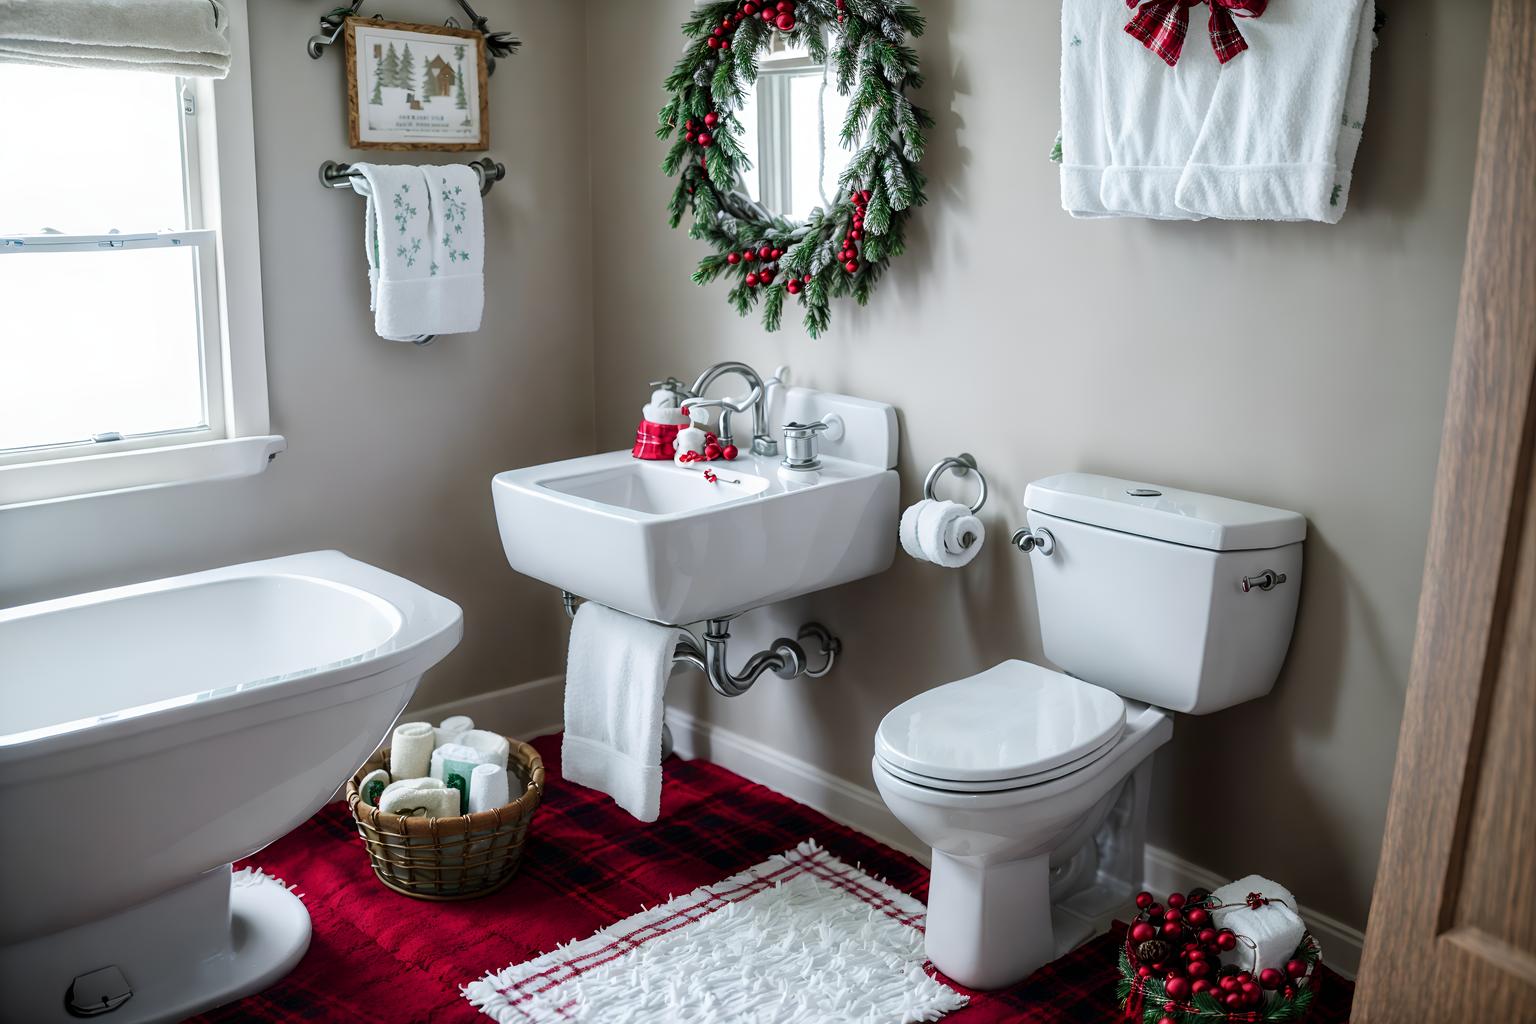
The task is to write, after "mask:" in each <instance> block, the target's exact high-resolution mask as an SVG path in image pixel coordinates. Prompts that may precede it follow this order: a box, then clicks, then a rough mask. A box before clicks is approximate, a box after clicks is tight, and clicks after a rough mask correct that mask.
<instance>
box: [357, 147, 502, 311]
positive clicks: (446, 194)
mask: <svg viewBox="0 0 1536 1024" xmlns="http://www.w3.org/2000/svg"><path fill="white" fill-rule="evenodd" d="M353 169H354V170H356V171H357V172H359V174H360V175H361V178H353V179H352V180H353V182H354V184H353V188H354V190H356V191H358V192H361V193H362V194H363V195H364V196H366V197H367V200H368V202H367V211H366V214H365V218H366V228H365V235H364V242H363V244H364V249H365V251H366V252H367V255H368V283H369V294H370V303H369V308H370V309H372V310H373V325H374V331H375V332H376V333H377V334H378V335H379V337H381V338H387V339H389V340H391V341H414V340H417V339H419V338H422V337H424V336H426V335H434V334H462V333H464V332H467V331H476V330H479V329H480V318H481V314H482V312H483V310H484V308H485V273H484V270H485V218H484V210H483V207H482V204H481V200H480V190H479V178H478V177H477V176H476V175H475V172H474V171H473V170H471V169H470V168H469V167H466V166H463V165H458V164H455V165H452V166H448V167H397V166H387V165H383V164H366V163H364V164H356V165H354V168H353Z"/></svg>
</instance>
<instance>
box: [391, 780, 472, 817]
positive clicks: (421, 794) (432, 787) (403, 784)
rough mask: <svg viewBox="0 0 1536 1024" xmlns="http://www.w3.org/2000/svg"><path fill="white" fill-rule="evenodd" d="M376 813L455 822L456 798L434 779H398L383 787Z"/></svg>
mask: <svg viewBox="0 0 1536 1024" xmlns="http://www.w3.org/2000/svg"><path fill="white" fill-rule="evenodd" d="M379 810H381V811H383V812H384V813H385V814H399V815H403V816H405V817H411V818H456V817H458V816H459V794H458V791H457V790H453V789H449V788H448V787H447V786H444V785H443V784H442V782H440V781H439V780H437V779H401V780H400V781H399V782H392V783H390V784H389V785H388V786H387V787H385V789H384V793H383V795H382V796H380V797H379Z"/></svg>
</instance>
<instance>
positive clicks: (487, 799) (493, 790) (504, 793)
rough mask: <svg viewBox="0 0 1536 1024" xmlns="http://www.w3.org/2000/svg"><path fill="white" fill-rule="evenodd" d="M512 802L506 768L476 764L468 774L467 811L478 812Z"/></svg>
mask: <svg viewBox="0 0 1536 1024" xmlns="http://www.w3.org/2000/svg"><path fill="white" fill-rule="evenodd" d="M511 802H512V794H511V791H510V787H509V785H508V781H507V770H506V769H505V768H498V767H496V766H495V765H494V764H477V765H475V770H474V771H472V772H470V774H469V813H470V814H478V813H479V812H481V811H489V810H491V809H492V808H495V807H505V806H507V804H509V803H511Z"/></svg>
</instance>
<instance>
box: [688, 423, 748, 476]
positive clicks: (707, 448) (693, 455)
mask: <svg viewBox="0 0 1536 1024" xmlns="http://www.w3.org/2000/svg"><path fill="white" fill-rule="evenodd" d="M740 454H741V453H740V452H739V451H738V450H737V449H736V446H735V445H733V444H727V445H722V444H721V443H720V439H719V438H718V437H716V436H715V435H714V434H711V433H708V432H707V431H706V432H705V434H704V453H703V454H702V455H701V454H699V453H698V452H683V454H682V457H681V458H680V459H679V460H678V461H680V462H683V463H688V462H714V461H715V460H716V459H724V460H725V461H726V462H732V461H734V460H735V458H736V456H737V455H740ZM710 483H714V481H713V480H711V481H710Z"/></svg>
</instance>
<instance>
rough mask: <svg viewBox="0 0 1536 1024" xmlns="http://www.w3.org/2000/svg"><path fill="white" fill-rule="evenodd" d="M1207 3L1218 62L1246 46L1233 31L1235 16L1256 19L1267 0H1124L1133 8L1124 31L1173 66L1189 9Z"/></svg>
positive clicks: (1227, 59)
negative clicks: (1209, 6)
mask: <svg viewBox="0 0 1536 1024" xmlns="http://www.w3.org/2000/svg"><path fill="white" fill-rule="evenodd" d="M1207 2H1208V3H1210V5H1211V26H1210V28H1211V49H1213V50H1215V51H1216V59H1217V61H1219V62H1220V63H1222V64H1225V63H1226V62H1227V61H1229V60H1231V59H1232V58H1233V57H1236V56H1237V55H1238V54H1240V53H1242V52H1243V51H1244V50H1246V49H1248V43H1247V41H1246V40H1244V39H1243V35H1242V33H1241V32H1239V31H1238V30H1237V22H1236V20H1235V19H1236V18H1257V17H1258V16H1259V15H1261V14H1263V13H1264V8H1265V7H1268V6H1269V0H1125V5H1126V6H1127V7H1134V8H1136V13H1135V14H1133V15H1131V20H1130V21H1129V22H1127V23H1126V26H1125V30H1126V31H1127V32H1129V33H1130V34H1131V35H1132V36H1133V37H1134V38H1136V39H1139V40H1140V41H1141V45H1143V46H1145V47H1146V48H1147V49H1149V50H1151V51H1152V52H1153V53H1155V54H1157V55H1158V56H1159V57H1161V58H1163V60H1164V61H1165V62H1166V63H1167V64H1168V66H1169V67H1173V66H1174V65H1175V64H1177V63H1178V62H1179V54H1181V53H1182V52H1183V51H1184V36H1185V35H1186V34H1187V33H1188V32H1189V9H1190V8H1191V7H1194V6H1196V5H1197V4H1203V3H1207Z"/></svg>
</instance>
